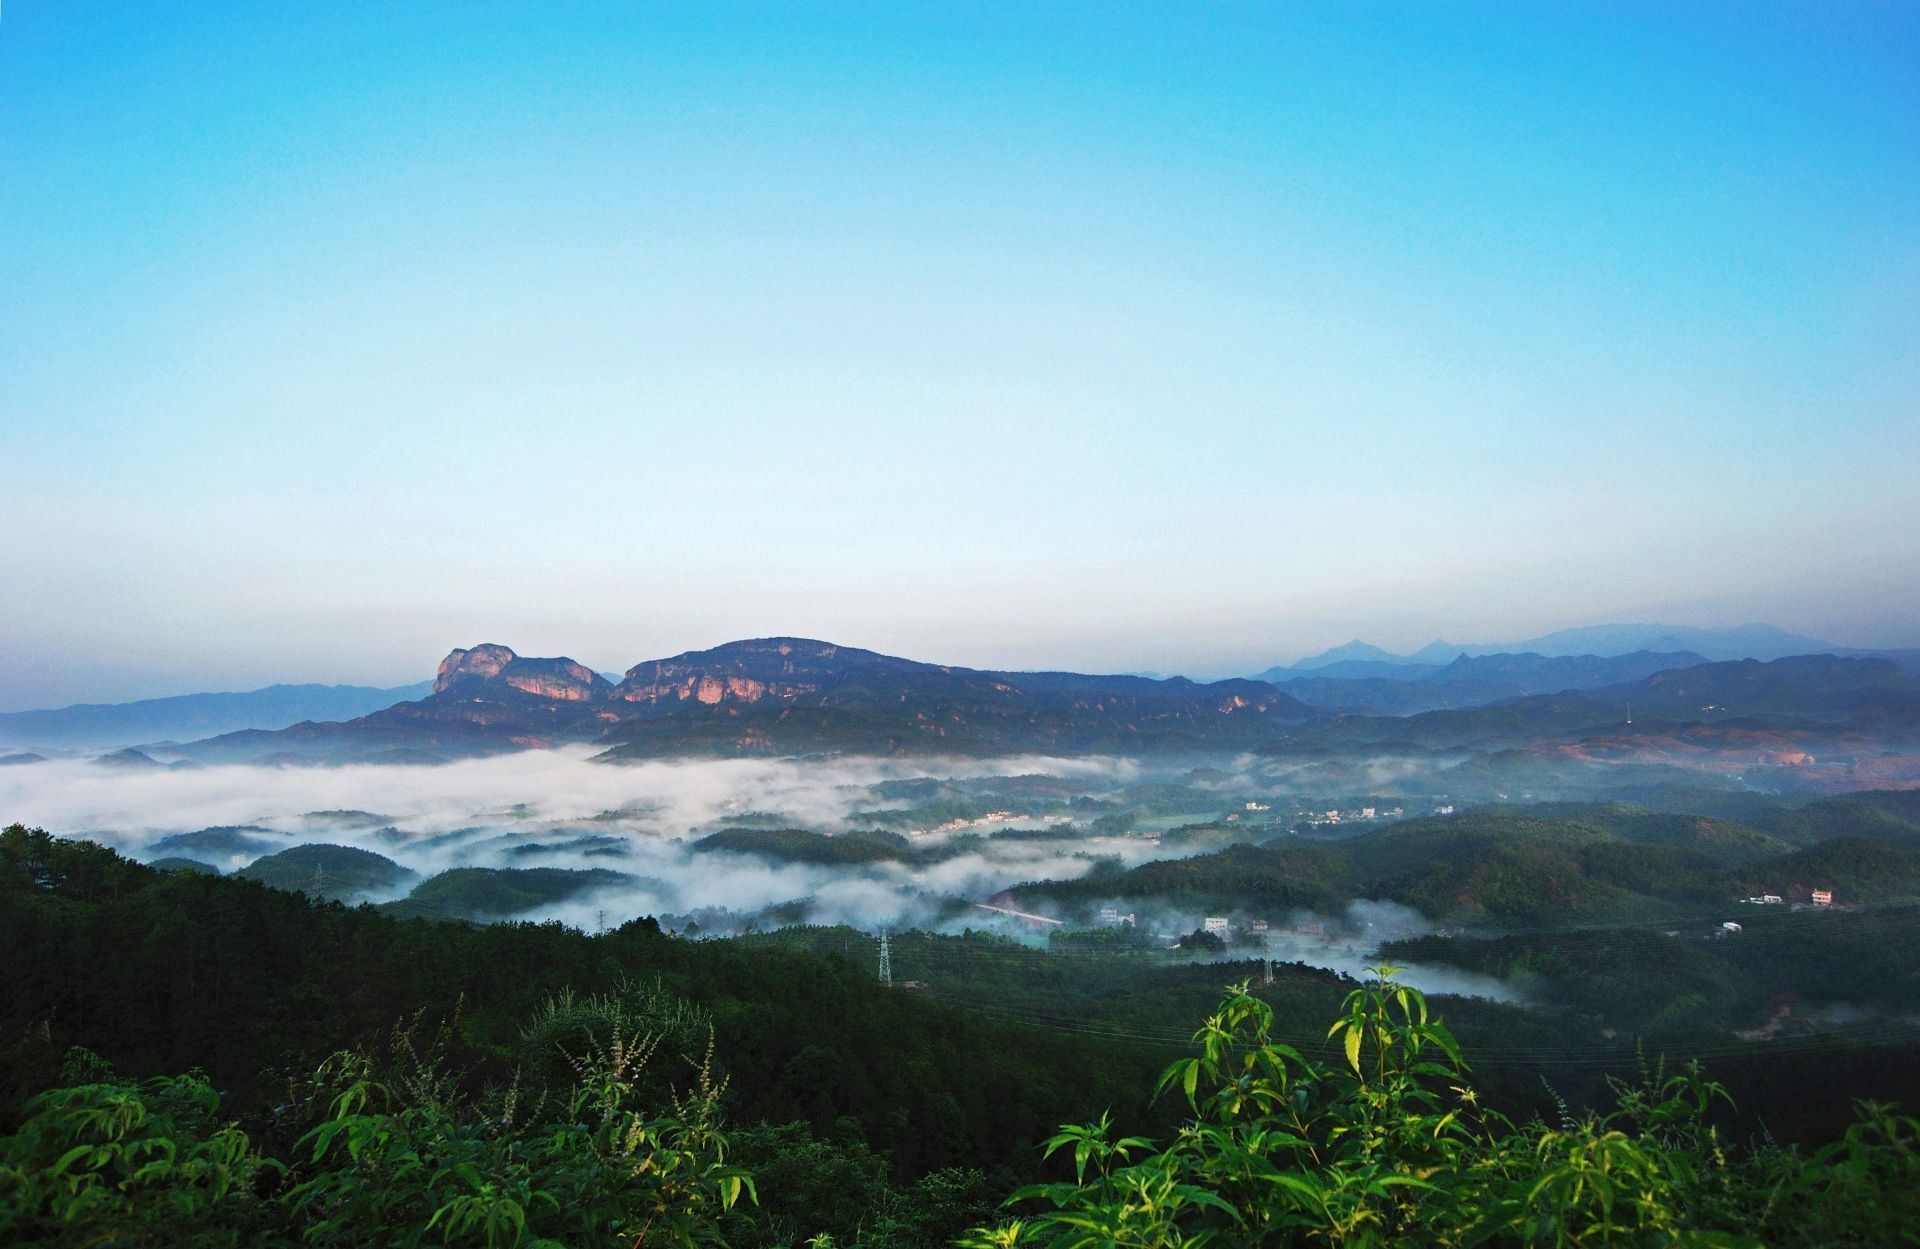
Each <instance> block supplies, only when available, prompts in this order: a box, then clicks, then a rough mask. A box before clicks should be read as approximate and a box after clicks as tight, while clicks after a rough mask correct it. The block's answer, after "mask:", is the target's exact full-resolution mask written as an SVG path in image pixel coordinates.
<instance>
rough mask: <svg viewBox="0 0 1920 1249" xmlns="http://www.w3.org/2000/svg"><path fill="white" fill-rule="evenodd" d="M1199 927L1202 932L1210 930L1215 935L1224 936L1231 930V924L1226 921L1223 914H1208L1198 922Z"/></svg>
mask: <svg viewBox="0 0 1920 1249" xmlns="http://www.w3.org/2000/svg"><path fill="white" fill-rule="evenodd" d="M1200 929H1201V931H1203V932H1210V933H1212V934H1213V935H1214V936H1216V937H1221V938H1224V937H1226V935H1227V934H1228V933H1229V932H1231V931H1232V925H1230V924H1228V923H1227V917H1226V916H1224V915H1209V916H1207V917H1206V919H1204V920H1202V921H1201V922H1200Z"/></svg>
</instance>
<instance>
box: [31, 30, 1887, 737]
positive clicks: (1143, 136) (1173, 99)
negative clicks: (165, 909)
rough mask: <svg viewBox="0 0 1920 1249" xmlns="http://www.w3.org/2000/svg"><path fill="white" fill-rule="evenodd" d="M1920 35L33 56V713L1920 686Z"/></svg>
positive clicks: (491, 36) (552, 46)
mask: <svg viewBox="0 0 1920 1249" xmlns="http://www.w3.org/2000/svg"><path fill="white" fill-rule="evenodd" d="M1916 64H1920V7H1917V6H1914V5H1905V6H1895V5H1872V4H1862V5H1853V6H1821V5H1811V4H1807V5H1791V6H1774V5H1754V4H1738V5H1726V6H1713V5H1705V4H1699V5H1685V6H1676V5H1645V6H1636V5H1623V4H1604V5H1592V6H1578V5H1552V6H1541V5H1531V4H1528V5H1511V6H1509V5H1427V6H1368V5H1347V4H1342V5H1332V4H1329V5H1301V6H1294V5H1285V6H1283V5H1271V6H1268V5H1235V4H1226V5H1208V6H1200V5H1167V6H1153V5H1123V4H1115V3H1101V4H1090V5H1084V6H1072V5H1045V6H1029V5H1004V6H1003V5H982V4H970V5H966V6H958V5H956V6H935V5H915V6H901V5H870V6H868V5H848V4H841V5H830V6H821V7H803V6H787V5H755V6H746V7H739V8H728V7H726V6H718V5H712V4H697V5H644V6H635V5H625V4H620V5H615V4H605V5H602V4H554V5H527V4H515V5H506V4H498V5H482V4H459V5H453V4H446V5H441V4H433V3H415V4H409V5H401V6H396V5H381V4H371V3H368V4H353V3H329V4H318V3H316V4H303V3H281V4H273V5H256V4H241V3H231V4H213V3H201V4H194V3H173V4H167V5H126V4H119V3H90V2H87V0H62V2H61V3H58V4H50V3H31V2H29V0H15V2H14V3H12V4H9V5H7V6H6V8H5V12H4V16H0V493H3V494H4V497H5V498H6V500H7V503H8V507H7V518H6V522H5V528H4V530H0V584H4V585H5V586H6V587H7V589H8V591H9V592H8V594H7V600H8V606H7V611H6V612H5V617H4V620H0V708H14V707H24V706H35V705H48V704H51V703H59V702H65V701H73V700H76V699H118V698H123V697H136V696H145V695H152V694H160V693H174V692H182V691H185V690H190V689H202V688H244V687H248V686H252V685H258V684H264V683H266V682H269V681H274V680H329V681H333V680H339V681H366V682H377V683H383V684H384V683H397V682H400V681H405V680H412V679H417V678H418V677H420V676H422V675H424V674H425V673H426V672H428V671H430V668H431V665H432V663H433V662H435V661H436V660H437V658H438V657H439V656H440V655H441V654H443V653H444V652H445V651H446V650H447V649H449V648H450V647H452V646H454V645H470V644H472V643H475V642H478V641H482V640H496V641H502V642H506V643H508V644H510V645H513V646H514V647H516V648H517V649H519V650H520V651H522V652H523V653H530V654H549V653H567V654H572V655H574V656H576V657H577V658H580V659H582V660H583V661H586V662H589V663H592V664H594V665H595V666H597V667H601V668H609V669H612V668H620V667H624V666H625V665H627V664H629V663H632V662H635V661H637V660H639V659H641V658H646V657H651V656H655V655H660V654H666V653H671V652H674V651H678V650H682V649H686V648H689V647H695V646H704V645H710V644H713V643H716V642H719V641H723V640H726V639H729V638H734V637H741V636H752V635H759V634H769V633H795V634H804V635H811V636H825V637H830V638H835V639H839V640H843V641H846V642H849V643H855V644H862V645H868V646H873V647H876V648H879V649H884V650H890V651H894V652H900V653H907V654H911V655H915V656H918V657H925V658H932V659H942V660H946V661H950V662H958V663H973V664H990V665H997V666H1073V667H1080V668H1122V669H1156V670H1162V671H1173V670H1185V671H1194V672H1225V671H1236V670H1237V671H1246V670H1253V669H1257V668H1260V667H1264V666H1266V665H1267V664H1269V663H1271V662H1274V661H1276V660H1280V659H1285V658H1289V657H1291V656H1293V655H1296V654H1299V653H1303V652H1306V651H1309V650H1316V649H1319V648H1321V647H1324V646H1326V645H1329V644H1332V643H1336V642H1340V641H1344V640H1346V639H1347V638H1349V637H1352V636H1356V635H1360V636H1365V637H1368V638H1369V639H1371V640H1374V641H1378V642H1381V643H1383V644H1387V645H1400V646H1409V647H1410V646H1417V645H1419V644H1420V643H1423V642H1425V641H1428V640H1431V639H1432V638H1434V637H1448V638H1452V639H1456V640H1479V639H1485V640H1500V639H1502V638H1512V637H1521V636H1526V635H1529V634H1531V633H1536V632H1541V631H1544V630H1546V629H1551V628H1556V627H1562V626H1567V625H1573V624H1583V623H1593V622H1598V621H1603V620H1620V619H1652V618H1658V619H1664V620H1670V621H1675V622H1682V623H1694V624H1732V623H1739V622H1742V621H1746V620H1756V619H1764V620H1768V621H1771V622H1773V623H1777V624H1780V625H1783V626H1785V627H1789V628H1793V629H1796V630H1798V631H1803V632H1808V633H1813V634H1815V635H1818V636H1825V637H1830V638H1834V639H1836V640H1839V641H1842V642H1851V643H1857V644H1874V645H1884V644H1896V643H1905V644H1909V645H1912V644H1917V643H1920V624H1917V623H1916V622H1917V621H1920V573H1916V569H1920V502H1917V501H1916V500H1917V499H1920V490H1917V489H1916V487H1915V483H1916V482H1920V412H1917V411H1916V405H1917V404H1920V74H1916V73H1915V72H1914V66H1915V65H1916Z"/></svg>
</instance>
